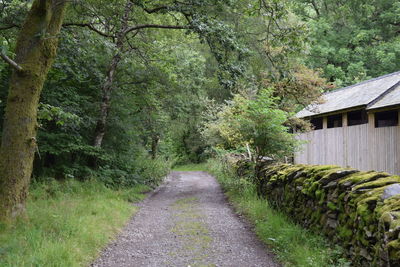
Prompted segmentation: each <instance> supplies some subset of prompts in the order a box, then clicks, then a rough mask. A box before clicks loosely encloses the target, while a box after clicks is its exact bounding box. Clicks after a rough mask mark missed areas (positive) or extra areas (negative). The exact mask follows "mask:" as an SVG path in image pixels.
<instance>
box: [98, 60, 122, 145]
mask: <svg viewBox="0 0 400 267" xmlns="http://www.w3.org/2000/svg"><path fill="white" fill-rule="evenodd" d="M120 61H121V55H120V53H119V52H118V53H117V54H115V55H114V56H113V58H112V60H111V64H110V66H109V68H108V71H107V78H106V80H105V81H104V84H103V88H102V90H101V92H102V99H101V103H100V116H99V119H98V120H97V123H96V128H95V130H94V141H93V146H94V147H101V145H102V143H103V138H104V134H105V133H106V124H107V118H108V114H109V112H110V99H111V93H112V86H113V82H114V77H115V72H116V70H117V68H118V64H119V62H120Z"/></svg>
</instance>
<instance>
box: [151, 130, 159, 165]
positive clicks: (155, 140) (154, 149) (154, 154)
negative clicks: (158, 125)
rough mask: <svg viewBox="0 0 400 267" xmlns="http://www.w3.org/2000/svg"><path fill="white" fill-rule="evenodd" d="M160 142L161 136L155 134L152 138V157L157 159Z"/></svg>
mask: <svg viewBox="0 0 400 267" xmlns="http://www.w3.org/2000/svg"><path fill="white" fill-rule="evenodd" d="M159 142H160V137H159V136H158V135H153V137H152V138H151V158H152V159H155V158H156V157H157V150H158V143H159Z"/></svg>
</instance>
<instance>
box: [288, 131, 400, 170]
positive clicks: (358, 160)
mask: <svg viewBox="0 0 400 267" xmlns="http://www.w3.org/2000/svg"><path fill="white" fill-rule="evenodd" d="M297 138H298V139H299V140H302V141H304V144H303V145H302V146H301V147H302V150H301V151H299V152H297V153H295V163H302V164H316V165H325V164H328V165H339V166H343V167H352V168H356V169H359V170H363V171H369V170H376V171H385V172H388V173H391V174H400V127H399V126H397V127H382V128H375V127H371V124H362V125H357V126H348V127H341V128H331V129H322V130H315V131H311V132H308V133H301V134H298V135H297ZM307 140H309V142H307Z"/></svg>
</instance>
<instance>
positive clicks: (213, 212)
mask: <svg viewBox="0 0 400 267" xmlns="http://www.w3.org/2000/svg"><path fill="white" fill-rule="evenodd" d="M140 206H141V208H140V211H139V212H138V213H137V214H136V215H135V216H134V218H133V219H132V220H131V221H130V222H129V223H128V225H127V226H126V228H125V229H124V230H123V232H122V233H121V235H120V236H119V237H118V239H117V240H116V241H115V242H114V243H112V244H110V245H109V247H108V248H107V249H106V250H105V251H104V252H103V253H102V255H101V257H100V258H99V259H98V260H96V261H95V262H94V263H93V264H92V266H118V267H120V266H157V267H161V266H177V267H180V266H182V267H187V266H191V267H194V266H246V267H247V266H279V264H277V263H276V261H275V260H274V259H273V256H272V255H271V254H270V253H268V252H267V250H266V248H265V247H264V246H263V245H262V244H261V243H260V242H259V241H258V240H257V238H256V237H255V235H254V234H253V233H252V232H251V230H250V229H249V226H248V225H247V224H246V223H244V222H243V221H242V220H241V219H239V217H238V216H237V215H235V214H234V212H233V211H232V209H231V207H230V206H229V205H228V203H227V202H226V200H225V197H224V195H223V193H222V191H221V189H220V187H219V185H218V183H217V182H216V180H215V179H214V178H213V177H212V176H210V175H208V174H207V173H205V172H173V173H172V174H171V175H170V176H169V177H168V179H167V182H166V183H165V184H164V185H163V186H161V187H160V188H159V189H158V190H157V191H156V192H155V193H153V194H152V195H151V196H150V197H149V198H147V199H146V200H145V201H143V202H142V203H141V204H140Z"/></svg>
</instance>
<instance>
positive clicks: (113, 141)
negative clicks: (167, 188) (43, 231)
mask: <svg viewBox="0 0 400 267" xmlns="http://www.w3.org/2000/svg"><path fill="white" fill-rule="evenodd" d="M399 33H400V3H399V1H396V0H379V1H378V0H349V1H342V0H295V1H286V0H240V1H239V0H230V1H226V0H224V1H222V0H182V1H175V0H164V1H161V0H160V1H147V0H113V1H109V0H107V1H105V0H88V1H79V0H76V1H66V0H34V1H22V0H0V53H1V54H0V55H1V58H2V59H3V60H2V61H0V87H1V88H2V90H0V99H1V103H0V125H3V128H2V144H1V145H2V146H1V150H0V156H1V158H0V218H1V219H6V220H8V219H10V218H12V217H14V216H16V214H19V213H20V210H23V204H24V202H25V199H26V196H27V190H28V189H27V188H28V185H29V183H30V181H32V180H34V181H36V182H40V181H45V180H48V179H57V180H65V179H77V180H85V179H93V178H96V179H98V180H100V181H102V182H104V183H105V184H106V185H107V186H110V187H129V186H133V185H136V184H148V185H152V186H153V185H156V184H157V183H159V181H160V179H161V178H162V177H163V176H164V175H165V174H166V173H167V172H168V170H169V169H170V168H171V166H172V165H176V164H183V163H188V162H201V161H203V160H205V159H207V158H210V157H213V156H215V155H217V154H218V153H223V151H237V152H240V153H248V152H249V151H250V153H251V154H252V155H254V156H255V157H262V156H269V157H272V158H274V159H281V158H284V157H285V156H290V154H291V153H292V152H293V151H294V150H295V149H296V142H295V141H294V139H293V136H292V135H291V134H290V133H289V130H288V129H289V128H290V127H292V126H294V125H297V126H298V125H301V126H302V127H307V123H306V122H300V121H298V120H294V119H292V118H291V116H292V115H293V114H294V112H296V111H298V110H299V109H301V108H302V107H304V106H305V105H308V104H309V103H311V102H313V101H318V97H319V95H320V94H321V93H322V92H324V91H326V90H332V89H334V88H337V87H342V86H346V85H350V84H353V83H355V82H358V81H362V80H366V79H368V78H373V77H377V76H380V75H383V74H387V73H391V72H395V71H398V70H399V69H400V61H399V60H398V58H399V57H400V35H399ZM57 47H58V49H56V48H57ZM36 120H37V122H36ZM31 177H32V179H31Z"/></svg>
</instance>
